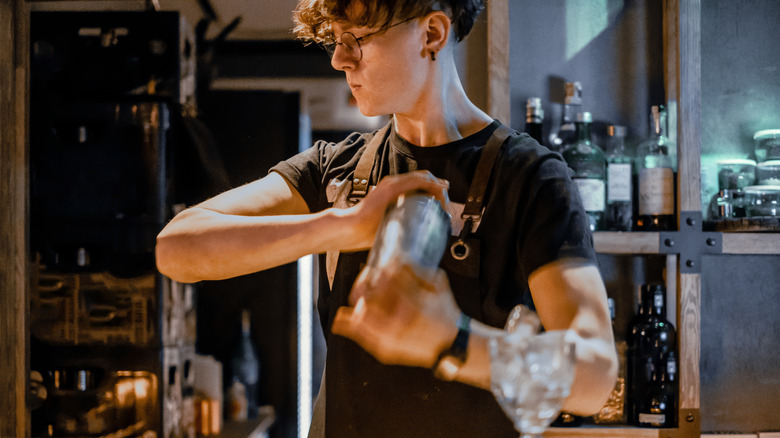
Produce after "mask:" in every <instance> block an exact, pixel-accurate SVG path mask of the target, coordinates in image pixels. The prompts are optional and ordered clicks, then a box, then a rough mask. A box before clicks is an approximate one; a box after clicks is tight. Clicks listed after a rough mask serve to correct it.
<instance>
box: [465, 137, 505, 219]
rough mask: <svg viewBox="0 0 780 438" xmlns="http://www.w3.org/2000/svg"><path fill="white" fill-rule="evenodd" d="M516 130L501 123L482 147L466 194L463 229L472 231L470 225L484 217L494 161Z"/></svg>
mask: <svg viewBox="0 0 780 438" xmlns="http://www.w3.org/2000/svg"><path fill="white" fill-rule="evenodd" d="M513 132H514V130H513V129H512V128H509V127H508V126H505V125H499V126H498V128H496V130H495V131H494V132H493V135H491V136H490V138H489V139H488V141H487V143H485V146H483V147H482V154H481V155H480V157H479V161H478V162H477V169H476V170H475V171H474V178H473V179H472V180H471V186H470V187H469V193H468V196H466V205H465V206H464V207H463V214H462V215H461V217H462V218H463V219H465V220H466V224H464V226H463V229H464V230H468V231H467V232H471V231H473V230H471V229H470V228H471V227H470V225H472V224H478V223H479V220H480V219H481V218H482V210H483V209H482V203H483V202H484V200H485V190H487V185H488V181H489V180H490V173H491V171H492V170H493V163H494V162H495V161H496V157H497V156H498V151H500V150H501V146H502V145H503V144H504V142H505V141H506V139H507V138H509V136H510V135H512V133H513Z"/></svg>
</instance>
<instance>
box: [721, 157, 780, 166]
mask: <svg viewBox="0 0 780 438" xmlns="http://www.w3.org/2000/svg"><path fill="white" fill-rule="evenodd" d="M778 161H780V160H778ZM728 164H747V165H751V166H755V165H756V161H755V160H748V159H747V158H731V159H727V160H719V161H718V165H728Z"/></svg>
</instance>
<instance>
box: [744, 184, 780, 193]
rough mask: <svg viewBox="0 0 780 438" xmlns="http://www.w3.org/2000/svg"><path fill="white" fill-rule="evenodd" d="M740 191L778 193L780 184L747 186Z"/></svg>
mask: <svg viewBox="0 0 780 438" xmlns="http://www.w3.org/2000/svg"><path fill="white" fill-rule="evenodd" d="M742 191H743V192H744V193H746V194H747V193H751V194H754V195H775V194H780V186H748V187H745V188H744V189H742Z"/></svg>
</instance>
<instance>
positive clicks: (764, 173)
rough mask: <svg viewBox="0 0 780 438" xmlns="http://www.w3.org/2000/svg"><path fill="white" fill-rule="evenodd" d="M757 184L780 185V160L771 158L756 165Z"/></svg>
mask: <svg viewBox="0 0 780 438" xmlns="http://www.w3.org/2000/svg"><path fill="white" fill-rule="evenodd" d="M756 184H758V185H760V186H780V160H770V161H765V162H763V163H759V164H758V166H756Z"/></svg>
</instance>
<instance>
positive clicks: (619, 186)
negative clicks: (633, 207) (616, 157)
mask: <svg viewBox="0 0 780 438" xmlns="http://www.w3.org/2000/svg"><path fill="white" fill-rule="evenodd" d="M630 200H631V165H630V164H623V163H610V164H608V165H607V201H608V202H610V203H612V202H615V201H630Z"/></svg>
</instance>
